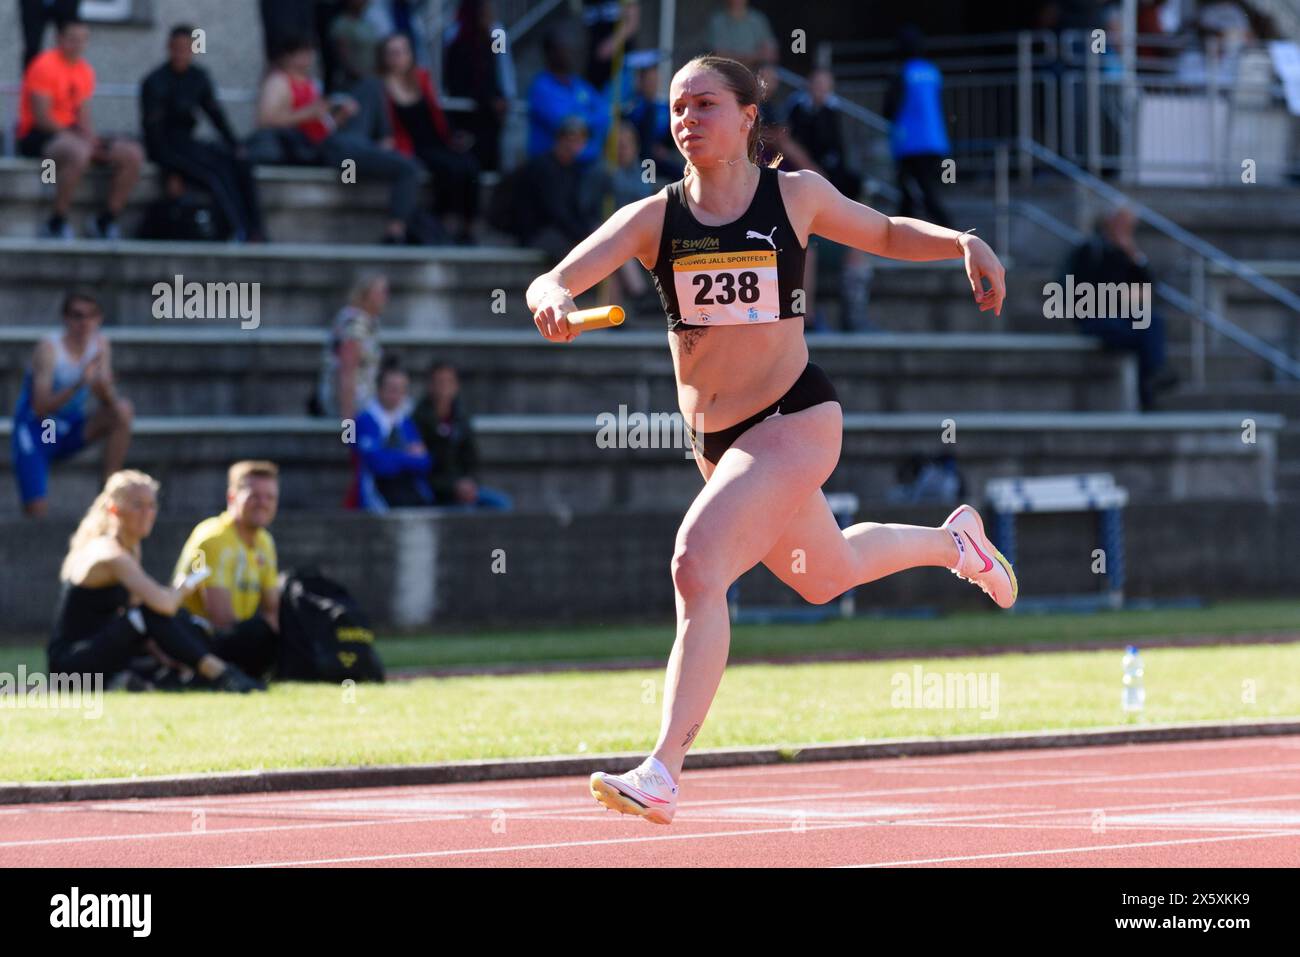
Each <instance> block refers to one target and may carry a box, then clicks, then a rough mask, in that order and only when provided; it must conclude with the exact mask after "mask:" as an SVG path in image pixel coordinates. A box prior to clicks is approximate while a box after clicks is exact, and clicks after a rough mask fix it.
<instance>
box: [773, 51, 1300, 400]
mask: <svg viewBox="0 0 1300 957" xmlns="http://www.w3.org/2000/svg"><path fill="white" fill-rule="evenodd" d="M1022 49H1023V47H1022ZM781 79H782V81H783V82H785V83H787V84H788V85H790V86H792V87H794V88H795V89H803V88H804V87H805V86H806V82H805V81H804V80H803V78H802V77H799V76H798V75H797V74H793V73H790V72H789V71H784V70H783V71H781ZM1024 105H1025V101H1024V99H1023V98H1021V100H1020V106H1021V107H1022V109H1023V107H1024ZM832 108H833V109H835V110H836V111H837V112H838V113H839V114H840V115H842V116H844V117H846V118H848V119H851V120H853V121H854V123H855V124H856V127H855V128H854V129H853V132H856V133H858V134H859V136H861V134H865V135H866V137H867V138H868V139H870V140H873V141H875V142H877V143H879V142H880V141H882V140H887V139H888V134H889V128H890V124H889V121H888V120H886V119H885V118H884V117H882V116H880V115H879V114H878V113H875V112H873V111H872V110H870V109H868V108H866V107H865V106H863V105H862V104H860V103H855V102H853V101H852V100H847V99H845V98H843V97H837V98H836V99H835V100H833V101H832ZM1022 121H1023V112H1022ZM845 132H846V140H847V139H849V138H850V136H849V133H850V131H847V130H846V131H845ZM969 146H970V148H971V149H972V150H975V151H982V152H985V153H988V154H990V155H991V157H992V159H991V162H989V163H988V164H987V165H988V166H990V167H991V168H992V169H993V171H994V203H993V206H994V209H993V215H994V219H995V234H996V241H997V246H998V249H999V251H1000V252H1005V251H1009V249H1010V217H1011V216H1012V215H1013V214H1014V215H1017V216H1019V217H1021V218H1022V219H1024V220H1025V221H1027V222H1029V223H1031V224H1033V225H1035V226H1037V227H1039V228H1042V229H1045V230H1047V231H1048V232H1050V233H1052V234H1053V235H1054V236H1056V237H1057V238H1058V239H1061V240H1063V241H1065V242H1067V243H1069V244H1071V245H1077V244H1078V243H1080V242H1082V241H1083V239H1084V238H1085V237H1084V234H1083V233H1081V232H1080V231H1079V230H1078V229H1076V228H1074V227H1073V226H1071V225H1069V224H1067V223H1064V222H1062V221H1061V220H1060V219H1058V218H1057V217H1056V216H1053V215H1052V214H1051V213H1049V212H1047V211H1046V210H1044V209H1042V208H1040V207H1038V206H1036V205H1035V204H1033V203H1030V202H1027V201H1024V200H1012V199H1011V191H1010V179H1011V165H1012V158H1011V153H1012V152H1013V151H1014V152H1015V153H1017V154H1018V164H1017V165H1018V166H1019V168H1020V171H1021V173H1022V181H1023V182H1026V183H1028V182H1030V181H1031V180H1032V177H1033V172H1034V164H1035V163H1038V164H1041V165H1042V166H1044V167H1047V168H1048V169H1050V170H1052V171H1053V172H1055V173H1057V174H1059V175H1061V176H1064V177H1066V178H1067V179H1069V180H1070V181H1071V182H1072V183H1073V184H1074V186H1075V188H1076V190H1083V191H1085V192H1088V193H1091V194H1093V195H1094V196H1095V197H1097V198H1098V199H1100V200H1102V201H1105V202H1108V203H1111V204H1115V205H1120V204H1122V205H1126V206H1128V207H1129V208H1131V209H1132V210H1133V212H1134V214H1135V215H1136V216H1137V218H1138V220H1139V221H1141V222H1143V223H1145V224H1146V225H1147V226H1149V227H1150V228H1152V229H1154V230H1156V231H1157V232H1159V233H1161V234H1162V235H1164V236H1165V237H1167V238H1168V239H1169V240H1171V241H1173V242H1174V243H1176V244H1178V245H1179V246H1181V247H1182V248H1183V249H1185V250H1186V251H1187V252H1189V253H1190V254H1191V255H1192V260H1191V263H1192V268H1191V271H1190V280H1191V289H1190V291H1188V292H1185V291H1183V290H1181V289H1179V288H1177V287H1176V286H1174V285H1173V284H1171V283H1169V282H1166V281H1160V282H1157V283H1155V284H1154V290H1155V292H1157V293H1158V294H1159V295H1160V296H1161V297H1162V298H1163V299H1164V300H1165V301H1166V302H1167V303H1168V304H1169V305H1170V306H1172V307H1173V308H1174V309H1176V310H1177V311H1179V312H1182V313H1184V314H1185V315H1188V316H1190V317H1191V318H1193V319H1194V320H1195V324H1194V325H1193V326H1192V330H1191V331H1192V334H1191V337H1190V339H1191V348H1192V355H1191V362H1192V377H1193V382H1194V383H1195V384H1196V385H1198V386H1202V387H1203V386H1204V385H1205V382H1206V356H1207V353H1208V343H1207V335H1206V333H1207V331H1208V332H1213V333H1215V334H1216V336H1218V337H1220V338H1222V339H1224V340H1226V341H1228V342H1231V343H1233V344H1234V345H1236V346H1238V347H1240V348H1241V349H1243V350H1245V351H1246V352H1248V353H1250V354H1251V355H1254V356H1255V357H1257V358H1259V359H1261V360H1263V361H1264V362H1266V363H1267V364H1268V365H1269V366H1270V367H1271V368H1272V369H1273V371H1274V375H1275V378H1277V379H1279V380H1280V379H1282V378H1289V379H1291V380H1300V362H1297V361H1296V358H1295V356H1296V354H1297V339H1298V338H1300V296H1297V295H1296V294H1295V293H1292V292H1291V291H1289V290H1287V289H1285V288H1284V287H1282V286H1280V285H1278V284H1277V283H1276V282H1274V281H1273V280H1271V279H1269V278H1267V277H1265V276H1263V275H1262V274H1260V273H1259V272H1258V271H1257V270H1255V269H1253V268H1251V267H1250V266H1248V265H1246V264H1245V263H1242V262H1240V261H1238V260H1237V259H1234V258H1233V257H1232V256H1229V255H1228V254H1227V253H1225V252H1223V250H1221V249H1219V248H1218V247H1216V246H1214V245H1212V244H1211V243H1208V242H1206V241H1205V240H1203V239H1201V238H1200V237H1199V236H1196V235H1194V234H1192V233H1190V232H1188V231H1187V230H1185V229H1183V228H1182V227H1181V226H1179V225H1178V224H1176V223H1174V222H1172V221H1170V220H1169V219H1167V218H1166V217H1164V216H1162V215H1161V214H1160V213H1158V212H1156V211H1155V210H1153V209H1150V208H1149V207H1147V206H1145V205H1143V204H1141V203H1139V202H1136V201H1135V200H1133V199H1131V198H1130V197H1128V196H1126V195H1125V194H1124V193H1122V192H1121V191H1120V190H1118V189H1116V188H1115V187H1113V186H1111V185H1109V184H1108V183H1105V182H1103V181H1102V180H1101V179H1099V178H1097V177H1096V176H1093V175H1092V174H1090V173H1088V172H1087V171H1085V170H1084V169H1082V168H1081V167H1080V166H1078V165H1076V164H1074V163H1072V162H1070V161H1069V160H1067V159H1065V158H1064V157H1062V156H1060V155H1059V154H1058V153H1056V152H1055V151H1054V150H1051V149H1049V148H1048V147H1046V146H1044V145H1043V144H1041V143H1039V142H1037V141H1036V140H1035V139H1034V138H1033V137H1032V136H1028V135H1020V136H1017V137H1006V138H1003V139H1001V140H1000V141H997V140H994V141H984V142H976V141H973V140H972V141H969ZM858 155H859V156H862V155H864V154H862V153H859V154H858ZM875 191H876V192H878V193H879V194H881V195H884V196H886V198H888V199H890V200H891V201H895V202H896V201H897V200H898V198H899V193H898V190H897V189H896V188H895V187H893V186H892V185H890V184H888V183H884V182H883V181H880V182H879V183H878V185H877V186H876V187H875ZM1210 264H1213V265H1214V266H1215V267H1217V268H1218V270H1220V271H1222V272H1223V273H1226V274H1228V275H1231V276H1233V277H1235V278H1237V279H1239V280H1241V281H1242V282H1244V283H1246V284H1248V285H1249V286H1251V287H1252V288H1253V289H1255V290H1256V291H1257V292H1259V293H1261V294H1263V295H1264V296H1266V297H1268V298H1269V299H1271V300H1272V301H1274V302H1276V303H1277V304H1278V305H1279V306H1280V307H1282V308H1283V309H1285V310H1287V311H1288V312H1289V314H1290V322H1289V324H1288V333H1287V340H1288V341H1287V346H1286V348H1279V347H1277V346H1275V345H1273V344H1271V343H1269V342H1267V341H1266V340H1264V339H1263V338H1261V337H1260V336H1257V335H1255V334H1254V333H1251V332H1249V331H1247V330H1245V329H1243V328H1241V327H1240V326H1239V325H1237V324H1236V323H1233V322H1231V321H1230V320H1228V319H1226V318H1225V317H1224V316H1222V315H1221V314H1219V312H1217V311H1216V310H1215V309H1213V308H1211V306H1210V304H1209V296H1208V284H1207V273H1208V272H1209V266H1210ZM1216 341H1217V340H1216Z"/></svg>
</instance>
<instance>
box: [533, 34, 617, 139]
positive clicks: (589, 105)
mask: <svg viewBox="0 0 1300 957" xmlns="http://www.w3.org/2000/svg"><path fill="white" fill-rule="evenodd" d="M543 51H544V54H545V57H546V69H545V70H543V71H542V72H541V73H538V74H537V77H536V79H534V80H533V83H532V86H530V87H529V88H528V156H529V157H530V158H532V157H536V156H541V155H542V154H544V153H547V152H549V151H550V149H551V146H552V144H553V143H554V142H555V134H556V133H557V132H558V131H559V129H560V126H561V124H562V123H563V122H564V121H565V119H567V118H568V117H572V116H576V117H578V118H579V119H581V120H582V122H583V124H584V125H585V126H586V127H587V132H588V136H589V138H588V140H587V145H586V147H584V149H583V151H582V153H580V154H579V155H578V162H580V163H590V162H592V161H594V160H598V159H600V155H601V152H602V150H603V149H604V147H605V134H606V133H607V132H608V131H609V103H608V102H607V101H606V99H605V97H603V96H601V95H600V94H599V93H597V92H596V90H595V88H594V87H592V85H591V84H590V83H588V82H587V81H586V80H584V79H583V78H582V77H580V76H578V75H577V74H576V73H574V67H573V65H574V61H575V57H574V53H573V47H572V45H571V44H570V41H569V40H568V38H567V37H566V36H565V35H564V34H563V33H561V32H560V31H558V30H552V31H551V32H550V33H548V34H547V35H546V38H545V40H544V41H543Z"/></svg>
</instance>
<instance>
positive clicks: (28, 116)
mask: <svg viewBox="0 0 1300 957" xmlns="http://www.w3.org/2000/svg"><path fill="white" fill-rule="evenodd" d="M89 42H90V28H89V27H88V26H86V24H84V23H82V22H80V21H78V20H70V21H68V22H66V23H63V24H61V25H60V27H59V38H58V44H57V46H55V47H54V48H53V49H50V50H46V51H45V52H44V53H41V54H39V55H38V56H37V57H36V58H35V59H34V60H32V62H31V65H30V66H28V67H27V71H26V72H25V73H24V74H23V88H22V97H21V100H20V102H19V107H18V152H19V153H21V154H22V155H23V156H31V157H35V158H38V159H39V158H46V159H52V160H54V164H55V166H54V172H55V177H56V179H55V193H54V212H53V214H52V215H51V216H50V220H49V222H48V223H47V224H46V228H45V234H46V235H48V236H50V237H52V238H55V239H71V238H72V227H71V226H69V225H68V221H67V217H68V210H69V208H70V207H71V206H72V196H73V194H74V193H75V192H76V190H77V186H78V185H79V184H80V183H81V178H82V176H84V175H85V173H86V169H87V168H88V167H89V166H90V164H91V163H99V164H104V165H107V166H110V167H112V170H113V179H112V183H111V185H110V186H109V191H108V202H107V204H106V205H105V208H104V211H103V212H101V213H100V214H99V215H98V216H96V217H94V218H93V219H92V220H91V221H90V223H89V226H88V229H89V232H90V233H91V235H93V236H96V237H99V238H103V239H117V238H119V237H120V235H121V233H120V232H119V230H118V227H117V216H118V214H119V213H121V211H122V209H123V207H125V206H126V201H127V199H129V198H130V196H131V191H132V190H133V189H135V184H136V183H137V182H138V181H139V179H140V167H141V165H142V164H143V163H144V150H143V149H142V148H141V147H140V144H139V143H136V142H134V141H133V140H130V139H127V138H125V137H120V136H96V135H95V130H94V127H93V126H92V124H91V118H90V98H91V96H92V94H93V93H94V92H95V71H94V69H92V68H91V66H90V64H89V63H88V62H86V59H85V52H86V45H87V44H88V43H89Z"/></svg>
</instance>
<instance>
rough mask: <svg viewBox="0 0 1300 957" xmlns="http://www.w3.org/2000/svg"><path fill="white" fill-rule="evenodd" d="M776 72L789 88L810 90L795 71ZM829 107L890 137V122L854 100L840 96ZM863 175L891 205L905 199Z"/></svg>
mask: <svg viewBox="0 0 1300 957" xmlns="http://www.w3.org/2000/svg"><path fill="white" fill-rule="evenodd" d="M776 72H777V76H779V77H780V79H781V82H782V83H784V84H786V85H787V86H790V87H793V88H794V89H796V90H799V91H801V92H802V91H803V90H806V89H807V88H808V80H807V79H806V78H804V77H802V76H800V75H799V74H798V73H795V72H794V71H793V70H789V69H786V68H785V67H783V66H778V67H777V68H776ZM829 105H830V107H831V109H833V110H835V112H837V113H842V114H844V115H845V116H847V117H849V118H850V119H854V120H857V121H858V122H859V123H862V124H863V125H864V126H867V127H870V128H871V129H872V130H874V131H876V132H877V133H880V134H882V135H884V136H888V135H889V126H890V123H889V120H887V119H885V118H884V117H883V116H881V115H879V114H878V113H873V112H872V111H871V110H869V109H867V108H866V107H865V106H862V105H860V104H858V103H854V102H853V101H852V100H848V99H845V98H844V97H842V96H838V95H836V96H834V97H833V98H832V99H831V101H830V104H829ZM863 175H864V176H865V177H866V179H867V189H868V190H870V191H871V192H873V193H876V194H878V195H880V196H883V197H885V199H887V200H889V201H890V202H891V203H897V202H898V201H899V200H901V199H902V198H903V194H902V193H901V192H900V191H899V189H898V187H897V186H895V185H894V184H892V183H887V182H885V181H884V180H882V179H880V178H878V177H876V176H872V175H871V174H869V173H867V172H866V171H865V170H864V171H863Z"/></svg>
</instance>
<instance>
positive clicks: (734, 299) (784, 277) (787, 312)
mask: <svg viewBox="0 0 1300 957" xmlns="http://www.w3.org/2000/svg"><path fill="white" fill-rule="evenodd" d="M665 191H666V192H667V193H668V204H667V208H666V209H665V210H664V228H663V235H662V236H661V237H660V239H659V256H658V258H657V259H656V260H655V268H654V269H653V270H652V276H653V278H654V283H655V288H656V289H657V290H658V291H659V300H660V302H661V303H662V304H663V307H664V312H665V313H666V314H667V316H668V328H669V329H670V330H672V329H679V328H681V327H682V326H697V327H701V326H702V327H707V326H730V325H749V324H752V323H759V322H775V321H777V320H779V319H789V318H792V317H794V316H798V315H802V314H803V311H804V308H805V307H804V295H803V292H802V289H803V267H804V258H805V255H806V253H807V250H806V249H805V248H804V247H803V246H800V245H799V238H798V237H797V236H796V235H795V233H794V229H793V228H792V227H791V226H790V220H789V218H788V217H787V216H786V214H785V203H784V202H783V201H782V199H781V186H780V184H779V183H778V182H777V171H776V170H775V169H771V168H769V167H759V178H758V188H757V189H756V190H755V191H754V198H753V200H752V201H751V202H750V204H749V208H748V209H747V210H745V212H744V213H743V214H742V215H741V217H740V218H739V219H737V220H735V221H734V222H730V223H727V224H725V225H723V226H705V225H703V224H701V223H700V222H699V221H698V220H696V218H695V217H694V216H693V215H692V214H691V211H690V207H689V206H688V205H687V202H686V195H685V192H684V185H683V183H682V181H681V180H679V181H677V182H676V183H671V184H669V185H668V186H666V187H665ZM796 294H797V295H796ZM796 307H798V308H796Z"/></svg>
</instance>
